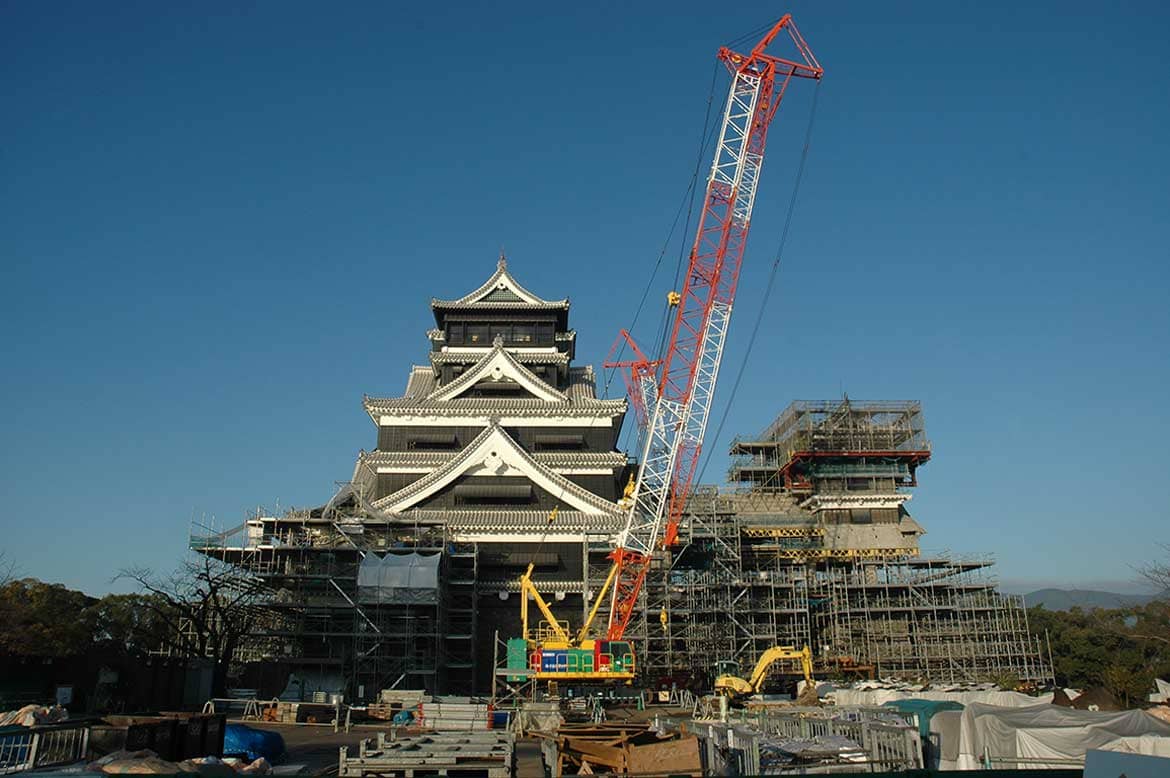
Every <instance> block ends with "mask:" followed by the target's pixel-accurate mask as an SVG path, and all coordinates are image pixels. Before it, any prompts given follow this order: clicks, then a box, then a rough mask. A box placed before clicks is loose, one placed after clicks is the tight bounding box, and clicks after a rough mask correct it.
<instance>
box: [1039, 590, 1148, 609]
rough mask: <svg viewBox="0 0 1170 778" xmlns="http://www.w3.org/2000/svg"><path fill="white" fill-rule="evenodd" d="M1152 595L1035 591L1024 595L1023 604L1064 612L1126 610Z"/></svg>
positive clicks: (1087, 591) (1083, 591)
mask: <svg viewBox="0 0 1170 778" xmlns="http://www.w3.org/2000/svg"><path fill="white" fill-rule="evenodd" d="M1154 597H1155V595H1153V594H1117V593H1116V592H1098V591H1093V590H1092V589H1037V590H1036V591H1034V592H1028V593H1027V594H1025V595H1024V603H1025V604H1026V605H1027V606H1028V607H1029V608H1032V607H1035V606H1037V605H1043V606H1044V607H1045V609H1047V610H1050V611H1066V610H1069V609H1070V608H1074V607H1080V608H1083V609H1085V610H1089V609H1092V608H1128V607H1130V606H1131V605H1144V604H1145V603H1147V602H1149V601H1150V600H1152V599H1154Z"/></svg>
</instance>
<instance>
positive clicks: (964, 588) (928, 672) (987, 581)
mask: <svg viewBox="0 0 1170 778" xmlns="http://www.w3.org/2000/svg"><path fill="white" fill-rule="evenodd" d="M992 564H993V562H992V561H991V560H990V559H989V558H967V559H957V558H954V557H951V556H949V555H946V556H944V555H939V556H934V555H932V556H927V557H915V558H911V559H901V560H872V559H863V560H851V561H847V562H827V563H823V564H822V565H820V566H819V569H818V571H817V595H818V599H819V602H818V608H817V609H816V611H815V612H814V616H813V617H814V621H815V622H816V624H817V628H818V629H817V634H818V636H819V639H820V641H821V643H822V646H823V647H822V650H823V652H824V655H825V656H826V657H827V658H829V659H830V660H848V659H852V658H856V661H857V663H861V664H867V665H872V666H873V668H874V673H875V674H877V675H878V676H898V677H908V678H926V679H930V680H931V681H934V682H943V683H958V682H964V681H971V680H985V681H997V682H1000V683H1001V684H1004V683H1009V682H1010V683H1012V684H1015V683H1019V682H1024V681H1030V682H1048V681H1050V680H1052V668H1051V667H1050V666H1049V665H1048V663H1047V662H1046V661H1045V659H1044V656H1045V654H1044V651H1043V646H1042V645H1041V644H1040V640H1039V638H1038V637H1036V636H1035V635H1032V634H1031V632H1030V631H1029V629H1028V614H1027V610H1025V608H1024V602H1023V598H1021V597H1017V596H1012V595H1005V594H1001V593H1000V592H998V591H997V590H996V582H995V580H994V578H993V577H992V576H991V574H990V569H991V566H992Z"/></svg>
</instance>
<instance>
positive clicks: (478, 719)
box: [417, 697, 488, 732]
mask: <svg viewBox="0 0 1170 778" xmlns="http://www.w3.org/2000/svg"><path fill="white" fill-rule="evenodd" d="M417 723H418V725H419V726H421V727H424V728H425V729H430V730H434V731H435V732H471V731H475V730H486V729H488V706H487V703H481V702H472V700H471V698H470V697H434V698H432V699H431V700H429V701H427V702H424V703H422V705H420V706H419V716H418V721H417Z"/></svg>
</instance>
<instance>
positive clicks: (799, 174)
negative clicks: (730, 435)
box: [694, 79, 821, 484]
mask: <svg viewBox="0 0 1170 778" xmlns="http://www.w3.org/2000/svg"><path fill="white" fill-rule="evenodd" d="M820 94H821V80H820V79H817V85H816V88H815V89H813V99H812V107H811V108H810V109H809V114H808V127H806V128H805V131H804V149H803V151H801V154H800V164H799V165H798V166H797V168H796V180H795V181H794V182H793V185H792V196H791V197H790V198H789V200H788V212H787V213H786V214H785V216H784V227H783V229H782V230H781V231H780V244H779V245H778V246H777V247H776V258H775V259H774V260H773V261H772V270H771V271H770V272H769V274H768V285H767V286H766V287H765V288H764V297H763V299H761V300H760V310H759V311H758V312H757V313H756V323H755V326H753V327H752V335H751V337H750V338H749V339H748V345H747V351H745V352H744V355H743V361H742V362H740V364H739V371H738V372H737V373H736V375H735V383H733V384H732V385H731V394H730V395H728V397H727V403H726V404H725V405H724V406H723V414H722V415H721V416H720V417H719V424H718V426H716V427H715V437H714V438H713V439H712V440H719V436H720V435H721V434H723V425H724V423H726V421H727V416H728V414H729V413H730V412H731V406H732V404H733V403H734V402H735V395H736V392H738V391H739V385H740V383H741V382H742V381H743V375H744V372H745V371H746V370H747V366H748V360H749V359H750V357H751V355H752V347H753V346H755V344H756V336H758V335H759V334H760V327H761V326H762V325H763V323H764V313H765V311H767V309H768V298H769V297H771V295H772V287H773V286H774V285H775V283H776V272H777V271H778V270H779V269H780V260H781V259H782V258H783V256H784V244H785V243H787V242H788V230H789V228H791V226H792V214H793V213H794V212H795V211H796V198H797V195H798V194H799V192H800V182H801V180H802V179H803V178H804V166H805V163H806V162H807V161H808V150H809V146H810V144H811V143H812V131H813V124H814V123H815V121H816V117H817V101H818V98H819V97H820ZM710 462H711V458H710V457H706V458H704V460H703V465H702V466H701V467H700V468H699V477H698V478H696V479H695V481H694V483H696V484H697V483H702V481H703V474H704V473H705V472H707V465H708V464H710Z"/></svg>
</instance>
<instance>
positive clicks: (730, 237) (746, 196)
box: [509, 14, 824, 680]
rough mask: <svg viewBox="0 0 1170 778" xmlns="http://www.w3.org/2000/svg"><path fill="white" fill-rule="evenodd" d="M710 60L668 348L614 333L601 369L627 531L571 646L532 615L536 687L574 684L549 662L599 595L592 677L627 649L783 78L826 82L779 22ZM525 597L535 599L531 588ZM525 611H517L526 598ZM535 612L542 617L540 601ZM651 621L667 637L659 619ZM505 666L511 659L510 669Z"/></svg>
mask: <svg viewBox="0 0 1170 778" xmlns="http://www.w3.org/2000/svg"><path fill="white" fill-rule="evenodd" d="M782 32H783V33H787V36H788V38H789V39H790V40H791V42H792V44H793V45H794V47H795V49H796V59H791V60H790V59H784V58H781V57H777V56H774V55H773V54H770V53H768V52H767V49H768V47H769V46H770V45H771V44H772V43H773V41H774V40H775V39H776V38H777V36H779V35H780V34H781V33H782ZM718 59H719V60H720V61H721V62H723V63H724V65H726V67H727V68H728V70H729V71H730V73H731V88H730V90H729V92H728V96H727V102H726V105H725V108H724V111H723V119H722V125H721V127H720V131H719V135H718V139H717V142H716V146H715V159H714V161H713V162H712V165H711V170H710V173H709V175H708V177H707V184H706V193H705V196H704V200H703V206H702V211H701V215H700V216H699V220H698V229H697V232H696V235H695V239H694V243H693V244H692V248H691V251H690V258H689V262H688V266H687V270H686V274H685V275H684V276H683V285H682V288H681V290H678V291H671V292H669V293H668V295H667V306H668V308H667V310H668V312H669V314H670V316H671V317H672V321H673V323H672V324H671V325H670V326H669V333H670V334H669V337H668V338H667V339H666V340H665V343H664V346H663V351H662V354H661V355H660V356H659V357H658V358H656V359H651V358H649V357H647V356H646V354H645V353H644V352H643V351H642V350H640V349H639V348H638V346H637V344H636V343H635V342H634V340H633V338H632V336H631V335H630V333H629V332H627V331H626V330H622V331H621V333H620V334H619V338H618V344H621V343H623V342H624V343H625V344H626V345H628V346H629V348H630V350H631V353H632V354H633V355H634V357H635V358H634V359H632V360H627V361H615V360H612V359H611V360H607V361H606V363H605V364H606V367H610V368H622V369H624V370H625V371H626V372H623V378H624V380H625V382H626V387H627V390H628V393H629V397H630V403H631V405H632V406H633V409H634V412H635V419H636V421H637V425H638V428H639V432H640V435H641V438H640V450H639V453H640V458H639V460H638V471H637V478H636V479H634V480H633V481H632V483H631V484H630V486H629V488H628V489H627V492H626V495H625V497H624V499H623V501H622V504H623V507H625V508H626V523H625V528H624V529H623V530H622V531H621V532H619V533H618V534H617V536H616V537H615V539H614V547H613V551H612V552H611V554H610V559H611V560H612V562H613V566H612V568H611V570H610V573H609V575H608V577H607V578H606V581H605V585H604V586H603V587H602V590H601V591H600V592H599V593H598V594H597V596H596V597H595V599H594V603H593V608H592V610H591V612H590V614H589V617H588V618H587V620H586V623H585V625H584V626H583V627H582V630H581V632H580V633H578V635H577V636H576V638H573V639H571V640H566V638H568V637H569V632H568V630H567V629H561V628H554V627H553V624H554V623H555V622H556V620H555V619H553V618H552V616H551V611H549V612H545V609H544V608H542V609H541V610H542V613H543V614H544V615H545V618H546V619H547V620H548V627H549V630H550V632H547V633H541V634H538V635H537V637H536V639H535V641H534V643H535V646H534V648H532V650H531V652H530V668H531V669H533V670H536V671H537V674H538V678H540V677H541V676H544V677H546V678H549V680H553V678H552V677H551V676H555V677H564V678H569V677H572V676H574V675H575V674H579V673H580V671H579V670H578V671H574V670H573V669H572V668H573V664H572V663H573V661H574V660H572V659H569V657H568V656H565V657H564V659H562V654H560V653H558V652H561V651H577V652H580V653H579V654H578V656H579V657H583V656H585V655H586V654H587V653H588V649H586V647H585V643H586V642H587V640H588V638H587V637H586V636H587V634H588V631H589V629H590V627H591V625H592V623H593V620H594V617H595V616H596V615H597V611H598V606H599V605H600V603H601V602H602V601H603V599H604V598H605V597H606V595H607V593H608V594H609V595H610V602H609V622H608V625H607V626H606V630H605V640H604V641H598V642H597V643H595V644H594V645H595V648H594V657H595V658H594V670H593V671H592V673H593V674H594V675H596V674H597V673H598V672H599V670H598V667H599V665H600V663H601V662H602V661H603V660H602V657H604V656H607V654H606V653H605V652H604V651H603V650H601V649H600V648H598V646H608V647H609V649H610V651H609V653H608V656H609V657H610V659H611V664H610V665H609V667H611V668H613V667H614V664H613V663H612V657H613V656H615V654H614V648H615V646H616V647H618V651H619V652H622V651H625V650H626V649H627V648H629V647H630V644H629V642H628V641H626V640H625V639H624V636H625V632H626V627H627V626H628V625H629V623H630V620H631V618H632V617H633V615H634V611H635V608H636V606H637V603H638V595H639V593H640V592H641V589H642V584H643V583H644V581H645V579H646V574H647V572H649V570H650V564H651V561H652V559H653V557H654V554H655V553H656V552H657V551H658V550H659V549H661V548H663V547H670V546H673V545H674V544H675V542H676V540H677V537H678V527H679V521H680V519H681V518H682V514H683V510H684V508H685V506H686V503H687V500H688V498H689V496H690V489H691V485H692V480H693V479H694V477H695V474H696V471H697V469H698V462H699V454H700V452H701V450H702V445H703V437H704V434H705V433H706V429H707V420H708V418H709V415H710V411H711V403H712V400H713V398H714V395H715V383H716V380H717V379H718V376H719V366H720V362H721V360H722V357H723V346H724V343H725V342H726V337H727V331H728V325H729V323H730V320H731V310H732V305H733V303H734V301H735V293H736V287H737V285H738V281H739V271H740V266H741V264H742V262H743V255H744V249H745V247H746V244H747V235H748V230H749V228H750V226H751V216H752V208H753V206H754V205H755V200H756V187H757V184H758V183H759V179H760V174H761V169H762V166H763V162H764V148H765V143H766V140H767V135H768V128H769V126H770V125H771V122H772V119H773V117H774V116H775V115H776V110H777V109H778V108H779V107H780V102H781V100H782V99H783V97H784V94H785V92H786V91H787V89H788V85H789V83H791V81H792V79H793V78H804V79H812V80H820V78H821V76H822V75H823V74H824V69H823V68H822V67H821V66H820V63H819V62H817V60H816V58H815V57H814V56H813V53H812V51H811V50H810V49H809V47H808V44H807V43H805V41H804V38H802V37H801V35H800V33H799V32H798V31H797V29H796V25H795V24H794V23H793V21H792V16H791V15H789V14H785V15H784V16H783V17H782V18H781V19H780V20H779V21H777V22H776V23H775V24H774V25H772V27H771V29H770V30H769V31H768V33H767V34H766V35H764V37H763V38H762V39H761V40H760V41H759V42H758V43H757V44H756V45H755V46H754V47H753V48H752V50H751V51H750V52H749V53H747V54H741V53H738V52H735V51H732V50H731V49H729V48H727V47H726V46H725V47H722V48H720V49H719V52H718ZM615 348H617V344H615ZM529 569H530V570H531V566H530V568H529ZM529 583H531V581H529ZM531 591H533V592H535V588H534V587H533V588H532V589H531ZM533 599H534V600H536V599H537V598H536V597H533ZM523 602H524V603H525V604H524V605H522V607H523V608H526V607H527V605H526V603H527V595H526V596H525V598H523ZM537 607H541V601H540V600H537ZM660 618H661V620H662V621H663V627H664V628H666V627H667V626H668V621H667V619H668V616H667V614H666V612H665V611H663V612H662V614H661V616H660ZM558 646H566V647H565V648H563V649H562V648H559V647H558ZM628 656H629V665H628V666H629V667H630V668H633V667H634V661H633V659H634V658H633V653H632V651H630V653H629V655H628ZM576 661H577V662H578V663H579V662H581V661H583V659H581V658H578V659H577V660H576ZM511 662H512V650H511V648H509V664H510V665H511ZM578 666H580V665H579V664H578ZM624 667H625V664H624V663H623V668H624ZM562 668H563V669H562ZM623 673H624V670H623Z"/></svg>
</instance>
